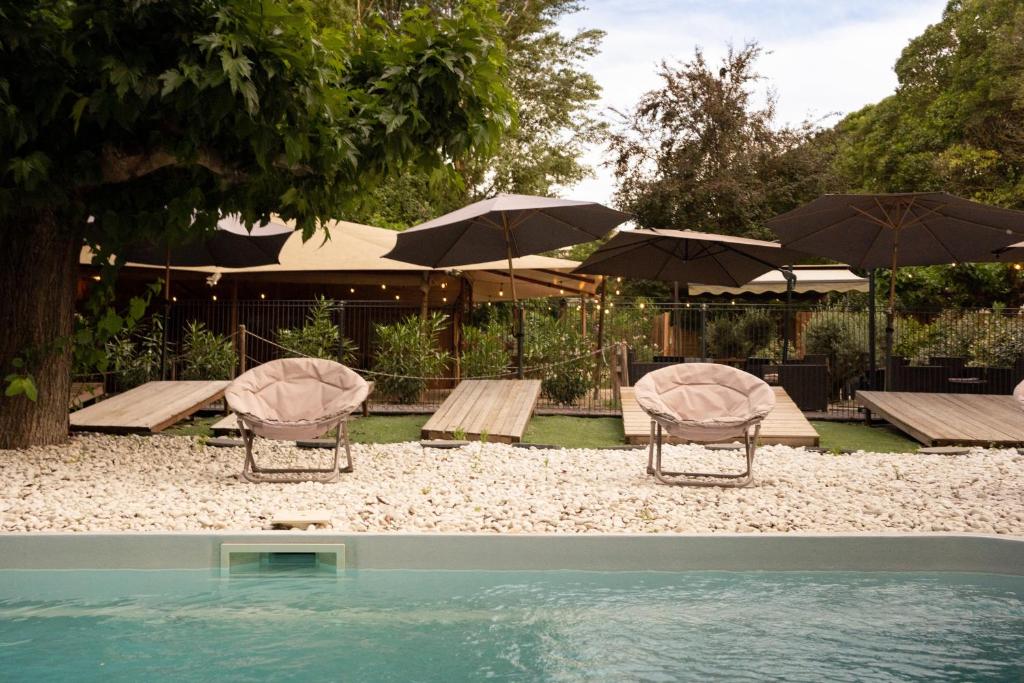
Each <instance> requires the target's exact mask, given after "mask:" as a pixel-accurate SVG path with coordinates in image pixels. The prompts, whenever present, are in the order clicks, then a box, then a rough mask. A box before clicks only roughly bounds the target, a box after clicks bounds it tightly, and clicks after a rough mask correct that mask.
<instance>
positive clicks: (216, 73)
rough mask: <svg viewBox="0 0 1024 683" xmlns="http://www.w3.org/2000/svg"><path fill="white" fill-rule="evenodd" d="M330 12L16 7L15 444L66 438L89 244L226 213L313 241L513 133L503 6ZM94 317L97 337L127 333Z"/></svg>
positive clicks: (110, 249) (6, 430)
mask: <svg viewBox="0 0 1024 683" xmlns="http://www.w3.org/2000/svg"><path fill="white" fill-rule="evenodd" d="M324 6H325V3H320V4H316V5H313V4H311V3H309V2H305V1H304V0H173V1H172V0H149V1H142V0H38V1H37V2H31V3H27V2H23V1H21V0H0V371H2V374H0V376H2V377H5V379H6V381H5V386H6V391H5V394H6V395H5V396H4V397H3V398H0V448H12V447H23V446H29V445H33V444H46V443H54V442H58V441H61V440H63V439H64V438H65V437H66V434H67V407H68V395H69V381H70V380H69V376H70V355H71V352H70V346H71V345H70V343H69V341H70V340H71V339H72V336H73V335H76V336H77V337H78V341H82V342H88V341H90V334H89V332H88V331H85V332H81V331H80V332H79V333H75V332H74V330H73V317H74V308H75V296H76V286H77V264H78V258H79V251H80V249H81V248H82V246H83V244H88V245H90V246H92V247H93V248H94V249H95V251H96V252H97V259H98V262H107V260H108V259H109V258H110V256H111V254H115V253H116V252H117V251H118V248H119V247H123V245H125V244H127V243H129V242H130V241H158V242H159V243H165V242H167V243H171V242H175V241H179V240H182V239H184V238H186V237H187V236H191V235H195V234H196V233H201V232H203V231H208V230H212V229H214V226H215V225H216V222H217V220H218V218H219V217H220V216H221V215H224V214H227V213H237V214H240V215H241V216H242V218H243V220H244V221H245V222H246V223H247V224H249V225H252V224H255V223H258V222H260V221H261V220H264V219H267V218H268V217H269V216H270V214H271V213H278V214H280V215H281V216H282V217H284V218H285V219H294V220H295V221H296V223H297V225H298V226H299V227H300V228H301V229H302V230H303V233H304V235H305V236H306V237H307V238H308V237H310V236H311V235H312V234H313V233H314V232H315V231H316V230H317V229H318V227H319V226H321V222H322V221H324V220H326V219H329V218H334V217H340V216H344V215H345V214H346V212H347V211H349V210H351V209H352V208H353V207H354V206H356V205H357V203H358V201H359V200H360V198H361V197H363V196H365V195H366V194H367V193H368V192H369V191H370V190H372V189H373V188H374V187H376V186H378V185H379V184H380V183H381V182H382V181H384V180H386V179H388V178H389V177H392V176H394V175H396V174H399V173H401V172H404V171H408V170H413V169H415V170H427V169H438V168H442V169H443V168H446V167H449V166H450V165H451V164H452V162H453V160H456V159H466V158H472V157H473V156H474V155H475V154H478V153H488V152H489V151H490V150H492V149H494V147H495V145H497V144H498V143H499V141H500V137H501V134H502V133H503V131H504V130H505V129H506V128H507V127H508V125H509V119H510V118H511V116H512V107H511V103H510V98H509V95H508V92H507V90H506V88H505V86H504V81H505V76H504V49H503V47H502V44H501V42H500V39H499V38H498V36H499V31H500V26H499V23H500V18H499V15H498V14H497V12H496V10H495V7H494V6H493V2H486V1H484V0H468V1H467V2H463V3H460V4H459V6H458V8H457V9H455V10H453V11H450V12H445V13H429V12H427V11H426V10H415V9H414V10H410V11H408V12H406V13H405V14H403V15H402V17H401V21H399V22H384V21H381V20H376V19H374V18H373V17H368V18H364V19H361V20H358V21H344V20H341V19H338V18H337V17H339V13H338V12H332V11H324ZM324 17H328V19H325V18H324ZM95 312H97V313H99V316H98V319H99V321H100V325H99V326H98V328H96V329H97V334H100V335H110V334H116V333H117V332H118V331H119V330H120V328H121V327H122V326H123V318H122V317H120V316H118V315H116V314H114V313H113V312H112V311H111V310H109V309H106V310H102V311H101V310H97V311H95ZM137 312H138V311H135V313H137Z"/></svg>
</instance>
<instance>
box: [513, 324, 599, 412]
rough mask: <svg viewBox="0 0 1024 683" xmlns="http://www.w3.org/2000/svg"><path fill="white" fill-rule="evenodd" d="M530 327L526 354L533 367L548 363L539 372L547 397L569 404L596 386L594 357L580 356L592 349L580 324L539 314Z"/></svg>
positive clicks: (543, 390)
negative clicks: (592, 358)
mask: <svg viewBox="0 0 1024 683" xmlns="http://www.w3.org/2000/svg"><path fill="white" fill-rule="evenodd" d="M526 329H527V337H526V344H525V349H524V353H523V355H524V356H525V359H526V365H528V366H529V367H534V368H536V367H540V366H544V367H543V369H541V370H538V371H537V375H538V377H539V378H540V379H541V392H542V393H543V394H544V395H545V396H547V397H548V398H550V399H552V400H553V401H556V402H558V403H560V404H562V405H566V406H568V405H572V404H574V403H575V402H576V401H578V400H579V399H580V398H582V397H583V396H585V395H586V393H587V392H588V391H590V390H591V389H592V388H593V387H594V375H593V372H594V364H593V362H592V360H591V359H590V358H589V357H583V358H578V357H579V356H586V354H588V353H589V352H590V344H589V343H588V341H587V339H586V338H585V337H584V336H583V334H582V333H581V331H580V329H579V326H578V325H575V324H572V322H571V321H567V320H559V319H558V318H554V317H551V316H548V315H538V316H531V317H530V318H529V322H528V323H527V326H526ZM577 358H578V359H577ZM573 359H577V360H573ZM548 366H549V367H548Z"/></svg>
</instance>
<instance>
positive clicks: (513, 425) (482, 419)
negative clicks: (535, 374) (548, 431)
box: [421, 379, 540, 443]
mask: <svg viewBox="0 0 1024 683" xmlns="http://www.w3.org/2000/svg"><path fill="white" fill-rule="evenodd" d="M539 398H540V380H539V379H467V380H463V381H462V382H459V385H458V386H457V387H455V390H454V391H452V393H451V395H449V396H448V398H447V399H445V401H444V403H442V404H441V407H440V408H438V409H437V411H436V412H435V413H434V414H433V415H431V417H430V419H429V420H427V423H426V424H425V425H423V430H422V432H421V436H422V438H424V439H451V438H454V437H455V432H456V430H461V431H463V432H465V437H460V438H466V439H474V440H476V439H479V438H480V435H481V434H482V433H485V432H486V433H487V440H488V441H496V442H500V443H518V442H520V441H522V440H523V432H525V431H526V423H527V422H528V421H529V420H530V416H531V415H533V410H534V408H535V407H536V405H537V400H538V399H539Z"/></svg>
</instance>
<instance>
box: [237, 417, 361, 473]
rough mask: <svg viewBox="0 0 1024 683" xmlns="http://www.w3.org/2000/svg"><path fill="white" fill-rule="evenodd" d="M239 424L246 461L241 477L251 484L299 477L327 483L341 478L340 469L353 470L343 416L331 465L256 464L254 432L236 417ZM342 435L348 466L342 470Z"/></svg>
mask: <svg viewBox="0 0 1024 683" xmlns="http://www.w3.org/2000/svg"><path fill="white" fill-rule="evenodd" d="M238 426H239V428H240V429H241V431H242V440H243V442H244V443H245V464H244V465H243V466H242V473H241V475H240V479H242V480H244V481H248V482H252V483H254V484H259V483H274V484H291V483H297V482H300V481H315V482H319V483H321V484H330V483H332V482H335V481H338V479H340V478H341V473H342V472H351V471H352V454H351V451H350V450H349V443H348V429H347V427H346V425H345V420H342V421H341V422H339V423H338V434H337V437H336V441H335V444H334V463H333V464H332V465H331V467H324V468H319V467H260V466H259V465H257V464H256V458H255V455H254V453H253V450H254V446H255V442H256V434H255V433H254V432H252V431H251V430H249V429H247V428H246V427H245V425H244V423H243V422H242V419H241V417H239V418H238ZM342 438H344V440H345V455H346V456H347V458H348V466H347V467H346V468H345V469H344V470H342V469H340V468H339V465H340V451H341V441H342Z"/></svg>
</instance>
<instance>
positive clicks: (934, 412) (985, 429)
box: [856, 391, 1024, 446]
mask: <svg viewBox="0 0 1024 683" xmlns="http://www.w3.org/2000/svg"><path fill="white" fill-rule="evenodd" d="M856 400H857V403H858V404H860V405H862V406H864V408H865V409H866V410H867V418H868V420H869V421H870V419H871V416H872V414H874V415H876V416H878V417H881V418H883V419H884V420H886V421H887V422H889V423H891V424H892V425H893V426H895V427H897V428H898V429H900V430H902V431H904V432H906V433H907V434H909V435H910V436H912V437H913V438H915V439H917V440H918V441H920V442H921V443H923V444H924V445H925V446H954V445H958V446H1024V413H1022V412H1021V410H1020V406H1019V405H1018V404H1017V401H1016V400H1015V399H1014V398H1013V396H1007V395H1004V394H933V393H925V392H916V391H914V392H911V391H858V392H857V397H856Z"/></svg>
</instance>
